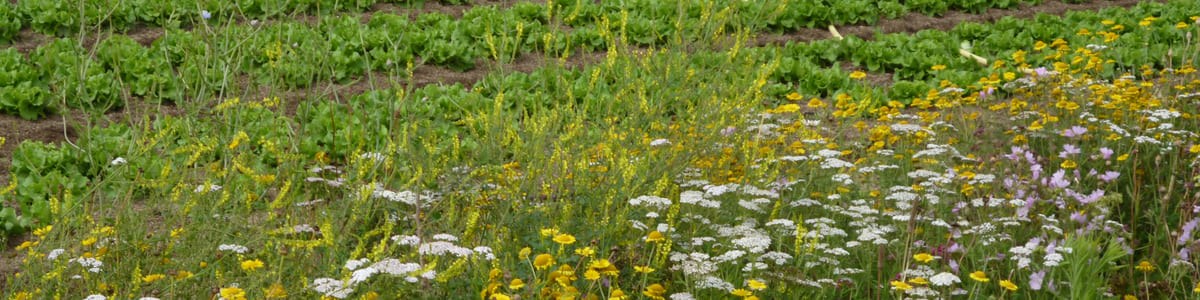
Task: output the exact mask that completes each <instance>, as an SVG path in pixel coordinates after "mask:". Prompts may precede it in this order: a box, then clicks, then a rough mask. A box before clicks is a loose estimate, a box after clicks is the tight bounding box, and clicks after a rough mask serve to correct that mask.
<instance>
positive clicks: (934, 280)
mask: <svg viewBox="0 0 1200 300" xmlns="http://www.w3.org/2000/svg"><path fill="white" fill-rule="evenodd" d="M959 282H962V280H959V279H958V275H954V274H951V273H950V272H941V273H938V274H937V275H933V277H929V283H931V284H933V285H935V286H949V285H952V284H955V283H959Z"/></svg>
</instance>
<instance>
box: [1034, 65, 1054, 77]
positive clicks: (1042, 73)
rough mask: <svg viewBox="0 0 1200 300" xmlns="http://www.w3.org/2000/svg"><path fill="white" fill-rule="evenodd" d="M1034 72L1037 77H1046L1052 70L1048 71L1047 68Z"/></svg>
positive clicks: (1040, 68)
mask: <svg viewBox="0 0 1200 300" xmlns="http://www.w3.org/2000/svg"><path fill="white" fill-rule="evenodd" d="M1033 72H1034V73H1036V74H1037V77H1046V76H1048V75H1050V70H1046V67H1038V68H1037V69H1033Z"/></svg>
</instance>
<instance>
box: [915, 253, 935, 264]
mask: <svg viewBox="0 0 1200 300" xmlns="http://www.w3.org/2000/svg"><path fill="white" fill-rule="evenodd" d="M913 259H915V260H917V261H919V262H922V263H928V262H930V261H933V255H930V254H929V253H917V254H915V255H913Z"/></svg>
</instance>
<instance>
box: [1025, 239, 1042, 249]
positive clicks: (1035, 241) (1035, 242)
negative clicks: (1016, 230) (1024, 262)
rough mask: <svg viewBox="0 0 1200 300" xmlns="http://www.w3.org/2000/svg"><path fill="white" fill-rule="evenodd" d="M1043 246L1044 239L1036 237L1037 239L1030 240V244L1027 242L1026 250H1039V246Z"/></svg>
mask: <svg viewBox="0 0 1200 300" xmlns="http://www.w3.org/2000/svg"><path fill="white" fill-rule="evenodd" d="M1041 244H1042V238H1040V237H1035V238H1032V239H1029V241H1028V242H1025V248H1028V249H1033V248H1037V246H1038V245H1041Z"/></svg>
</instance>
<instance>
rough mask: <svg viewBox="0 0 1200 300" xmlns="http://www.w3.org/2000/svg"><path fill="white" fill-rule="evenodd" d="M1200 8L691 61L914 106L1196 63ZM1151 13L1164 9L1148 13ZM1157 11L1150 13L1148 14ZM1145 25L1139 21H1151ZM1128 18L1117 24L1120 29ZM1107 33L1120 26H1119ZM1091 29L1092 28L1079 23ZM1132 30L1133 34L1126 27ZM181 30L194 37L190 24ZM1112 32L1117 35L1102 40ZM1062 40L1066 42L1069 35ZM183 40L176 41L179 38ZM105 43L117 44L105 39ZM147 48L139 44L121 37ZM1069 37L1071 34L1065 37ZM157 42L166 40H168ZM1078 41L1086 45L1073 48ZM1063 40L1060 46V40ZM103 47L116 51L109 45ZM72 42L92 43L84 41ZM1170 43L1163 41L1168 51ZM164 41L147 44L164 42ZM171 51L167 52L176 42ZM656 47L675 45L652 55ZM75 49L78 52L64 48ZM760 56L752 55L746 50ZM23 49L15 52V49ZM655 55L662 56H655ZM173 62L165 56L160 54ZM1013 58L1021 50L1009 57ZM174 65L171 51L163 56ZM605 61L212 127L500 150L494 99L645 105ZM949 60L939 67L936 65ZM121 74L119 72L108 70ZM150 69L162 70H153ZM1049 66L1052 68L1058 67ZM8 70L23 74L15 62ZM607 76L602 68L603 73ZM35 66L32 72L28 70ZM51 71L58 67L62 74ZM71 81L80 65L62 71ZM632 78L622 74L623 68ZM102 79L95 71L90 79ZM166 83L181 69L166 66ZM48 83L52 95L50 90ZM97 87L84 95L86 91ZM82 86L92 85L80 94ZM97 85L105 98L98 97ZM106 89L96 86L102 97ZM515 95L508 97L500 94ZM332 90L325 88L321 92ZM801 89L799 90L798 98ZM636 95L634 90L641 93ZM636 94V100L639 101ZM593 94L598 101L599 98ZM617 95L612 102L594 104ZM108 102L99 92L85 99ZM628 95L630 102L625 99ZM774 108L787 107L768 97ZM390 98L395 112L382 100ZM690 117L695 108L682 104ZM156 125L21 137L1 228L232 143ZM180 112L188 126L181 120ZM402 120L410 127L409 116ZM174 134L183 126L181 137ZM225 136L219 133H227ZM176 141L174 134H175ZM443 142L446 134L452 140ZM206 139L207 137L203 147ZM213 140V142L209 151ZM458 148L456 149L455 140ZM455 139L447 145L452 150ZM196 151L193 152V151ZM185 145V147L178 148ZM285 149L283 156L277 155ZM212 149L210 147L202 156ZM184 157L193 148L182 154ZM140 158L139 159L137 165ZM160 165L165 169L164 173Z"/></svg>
mask: <svg viewBox="0 0 1200 300" xmlns="http://www.w3.org/2000/svg"><path fill="white" fill-rule="evenodd" d="M1198 14H1200V4H1197V3H1194V2H1190V1H1173V2H1170V3H1166V4H1161V3H1145V4H1141V5H1138V6H1136V7H1133V8H1130V9H1107V10H1103V11H1099V12H1075V13H1070V14H1067V15H1066V16H1063V17H1062V18H1056V17H1049V16H1041V17H1037V18H1034V19H1028V20H1018V19H1003V20H1000V21H998V22H996V23H994V24H974V23H966V24H962V25H960V26H958V27H957V28H955V29H953V30H950V31H945V32H939V31H923V32H920V33H917V34H912V35H903V34H892V35H883V36H878V37H876V38H875V39H873V40H869V41H868V40H863V39H860V38H855V37H847V38H845V39H842V40H829V41H821V42H816V43H811V44H789V45H786V46H782V47H763V48H750V49H744V51H742V52H741V53H742V54H738V53H739V52H738V51H722V52H703V51H701V52H696V53H692V54H691V55H690V56H689V57H688V64H689V65H690V66H689V68H692V69H697V70H710V69H720V67H721V66H723V65H726V64H728V63H731V62H733V61H741V60H745V59H749V60H750V61H753V62H755V64H760V65H775V66H777V67H776V68H775V69H774V71H773V72H770V73H769V75H767V77H766V78H768V79H769V82H767V83H765V85H764V89H765V90H766V91H767V92H768V95H769V96H771V97H769V98H770V99H775V100H776V101H781V102H782V101H786V100H785V99H787V98H788V97H787V94H791V93H792V92H798V93H800V94H805V95H811V96H817V95H824V96H836V95H843V96H849V97H848V98H851V99H879V100H874V101H878V102H880V103H876V104H875V105H879V104H881V103H883V102H886V100H884V99H892V100H896V101H899V102H902V103H905V104H908V103H911V101H913V99H920V98H921V97H923V96H924V95H925V94H927V93H929V92H930V91H935V90H937V89H940V88H942V87H944V86H946V85H943V84H942V83H943V82H946V83H947V84H948V85H949V86H953V87H963V88H967V89H969V90H993V89H994V90H995V91H996V92H997V93H1004V92H1005V91H1006V90H1007V88H1005V87H1004V86H1003V85H1001V84H999V82H1001V81H1011V79H999V78H997V77H1006V76H1003V75H997V74H1004V73H1016V72H1021V69H1032V68H1037V67H1038V66H1041V65H1042V64H1044V63H1045V61H1047V59H1054V60H1061V58H1048V56H1053V55H1054V53H1061V52H1072V51H1075V49H1079V48H1080V47H1082V46H1081V45H1088V44H1091V46H1089V47H1087V48H1085V49H1100V48H1101V47H1105V49H1103V50H1096V51H1111V52H1110V53H1115V56H1116V57H1122V58H1123V59H1121V60H1120V62H1116V63H1115V64H1111V65H1110V66H1109V67H1106V69H1101V70H1089V72H1094V73H1099V74H1102V76H1101V77H1108V78H1112V77H1115V76H1121V75H1122V74H1124V71H1123V69H1125V68H1131V70H1132V69H1136V68H1139V67H1140V66H1142V65H1153V66H1158V67H1163V66H1167V65H1168V64H1170V65H1169V66H1173V67H1176V68H1180V69H1184V68H1188V67H1193V68H1194V66H1192V65H1191V64H1194V62H1186V64H1185V62H1184V61H1182V60H1183V58H1178V57H1176V59H1179V60H1181V61H1177V62H1170V61H1169V60H1164V59H1166V58H1169V56H1168V55H1167V53H1159V51H1160V49H1159V48H1157V46H1156V45H1171V44H1177V43H1181V42H1185V41H1186V40H1187V33H1186V31H1187V30H1192V31H1194V28H1195V27H1194V25H1189V26H1179V25H1180V24H1182V22H1185V21H1190V22H1197V17H1195V15H1198ZM1147 16H1154V17H1153V18H1147ZM1148 19H1149V20H1151V21H1149V22H1147V21H1146V20H1148ZM1139 23H1141V24H1139ZM1117 26H1124V27H1125V29H1122V30H1114V27H1117ZM1118 29H1119V28H1118ZM1102 32H1119V33H1118V34H1117V35H1116V36H1113V35H1106V34H1103V33H1102ZM1079 33H1087V34H1079ZM1120 33H1124V34H1120ZM181 36H183V35H181ZM1097 36H1099V38H1100V39H1108V41H1104V40H1101V41H1096V40H1095V39H1096V38H1097ZM1059 39H1061V40H1059ZM169 40H171V39H164V41H169ZM1031 40H1034V41H1043V40H1045V41H1048V42H1045V44H1047V45H1046V47H1047V48H1048V50H1045V51H1046V53H1042V54H1038V53H1031V54H1028V55H1025V56H1026V59H1025V60H1024V61H1025V63H1024V64H1023V65H1018V64H1015V63H1010V64H1007V65H1001V64H999V63H995V62H993V63H990V64H989V65H988V66H982V65H980V64H979V63H978V62H977V61H975V60H974V59H970V58H966V57H964V56H963V55H961V53H959V52H958V51H957V50H958V49H959V48H960V47H962V45H961V43H960V42H961V41H972V42H974V47H973V51H975V52H976V53H979V54H980V55H983V56H989V57H1003V58H1009V57H1012V56H1013V54H1014V53H1018V52H1017V51H1019V50H1018V49H1020V44H1021V43H1022V41H1025V42H1028V41H1031ZM105 43H114V42H112V41H106V42H105ZM121 43H124V44H125V45H127V46H129V47H131V48H135V47H136V43H133V42H132V41H128V40H126V41H124V42H121ZM52 45H59V46H56V47H63V48H68V46H73V45H72V44H70V43H67V42H59V43H55V44H52ZM1064 45H1070V46H1066V47H1065V48H1063V47H1062V46H1064ZM158 46H159V45H156V47H158ZM1071 46H1074V47H1071ZM1054 48H1059V49H1054ZM101 49H108V46H102V47H101ZM70 51H80V49H78V48H75V49H73V50H70ZM1163 51H1165V50H1163ZM153 52H155V51H148V53H153ZM53 53H58V52H50V51H49V50H44V49H39V50H38V51H36V52H35V53H34V55H32V57H33V59H34V61H35V63H36V64H47V63H51V62H52V61H56V63H80V62H73V61H70V60H62V61H57V60H55V59H54V56H53ZM105 53H106V52H105V51H99V52H98V55H97V56H98V57H99V62H98V63H96V64H95V65H96V68H113V66H111V65H108V62H107V59H106V58H105V57H109V56H113V57H120V56H119V55H125V54H112V53H109V54H105ZM168 53H169V52H168ZM646 55H650V56H655V55H667V54H663V53H657V54H656V53H650V54H646ZM63 56H65V57H73V56H71V55H63ZM739 56H748V57H739ZM5 57H10V58H11V57H15V56H13V54H12V52H11V51H10V52H8V56H5ZM647 59H654V58H653V57H650V58H647ZM161 60H162V61H167V59H166V58H161ZM139 61H147V63H148V65H147V66H146V67H144V69H146V70H158V69H161V68H158V67H156V65H154V63H153V62H151V61H154V60H139ZM1006 61H1013V60H1012V59H1007V60H1006ZM841 62H851V63H854V64H858V65H860V66H863V67H864V68H866V69H868V70H870V71H871V72H891V73H893V74H894V75H893V78H894V79H895V80H897V81H896V82H895V83H894V84H893V85H892V86H891V87H890V88H889V87H883V86H878V85H872V84H869V83H865V82H860V81H856V80H854V79H851V76H850V75H849V74H847V73H846V71H843V69H842V67H841V66H839V64H840V63H841ZM158 63H165V62H158ZM605 64H606V63H601V64H598V65H594V66H588V67H584V68H576V69H565V68H560V67H554V66H548V67H545V68H541V69H537V70H534V71H532V72H528V73H521V72H514V73H508V74H501V73H495V74H491V75H489V76H487V77H485V78H484V79H483V80H481V81H480V82H478V83H476V84H475V85H474V86H472V87H469V88H468V87H464V86H461V85H428V86H424V87H420V88H415V89H404V88H390V89H380V90H372V91H368V92H366V93H363V94H360V95H356V96H353V97H351V98H350V99H348V100H347V101H345V102H342V103H339V102H338V101H308V102H305V104H302V105H300V107H299V109H298V111H297V112H296V115H295V116H294V117H288V116H285V115H283V113H282V112H280V111H279V110H278V109H273V108H272V107H273V106H274V105H277V104H278V99H264V100H263V101H261V102H260V101H258V100H255V99H246V101H240V100H239V101H228V100H227V101H226V104H223V105H217V106H216V107H215V108H214V110H216V111H218V112H221V113H220V114H221V115H224V116H225V117H228V118H235V119H237V120H240V122H241V123H242V125H241V126H240V127H238V128H214V129H213V130H224V131H229V132H233V131H244V132H245V133H246V134H247V136H253V137H256V139H258V140H260V141H287V140H295V142H294V143H293V144H291V145H273V146H269V147H268V146H264V145H260V146H259V150H258V151H259V152H261V153H258V154H259V155H256V156H254V157H255V158H254V161H247V162H242V163H243V164H247V165H248V166H251V167H254V166H269V165H272V164H273V163H275V161H277V160H278V159H279V155H284V154H281V153H282V152H278V151H275V150H271V149H273V147H290V148H289V149H294V151H295V152H298V153H300V155H303V156H305V157H328V158H329V159H331V160H332V161H334V162H337V161H343V160H345V159H346V158H347V157H351V156H353V155H354V154H355V153H354V151H356V149H380V148H384V147H386V141H378V140H372V139H368V138H365V137H372V136H375V137H378V136H389V135H390V134H395V132H389V130H390V128H409V127H410V126H411V128H420V129H421V130H423V135H422V136H426V137H429V138H428V139H429V140H431V141H437V142H438V143H457V144H456V146H455V147H456V148H462V149H464V151H485V150H486V151H493V150H495V149H480V147H481V146H480V145H481V144H482V141H479V140H473V139H471V138H463V137H470V136H473V135H472V134H471V133H473V132H480V131H481V129H480V127H479V126H487V124H486V123H487V122H486V120H480V119H479V117H480V116H482V115H485V114H486V113H487V112H490V111H493V110H497V109H500V110H506V111H514V112H529V111H536V110H539V109H545V108H548V107H558V105H559V104H562V103H567V102H570V103H577V104H578V105H579V106H578V109H583V110H594V113H595V114H596V115H621V112H622V111H624V110H630V111H628V113H629V114H635V112H634V111H633V110H634V109H635V108H634V107H635V106H636V104H635V103H625V104H622V103H623V102H620V101H614V99H624V98H637V97H632V95H617V94H616V93H615V92H614V91H613V90H612V89H610V88H608V87H609V86H610V85H613V84H616V83H617V82H621V80H623V78H629V77H637V78H642V77H646V78H652V77H653V76H655V75H654V74H646V73H647V72H648V71H646V70H641V69H639V68H638V67H637V65H636V64H630V65H628V66H625V67H624V68H623V70H624V71H623V72H605V73H602V74H601V72H597V71H598V70H597V68H604V67H607V68H610V69H608V70H611V68H612V66H605ZM1085 64H1086V62H1080V63H1079V64H1078V65H1068V66H1066V67H1065V69H1063V67H1062V66H1059V67H1055V66H1050V67H1048V70H1057V71H1061V72H1070V71H1071V70H1078V69H1082V68H1084V67H1085V66H1084V65H1085ZM939 65H942V66H945V68H944V69H943V68H940V67H938V68H935V67H934V66H939ZM124 70H125V69H120V68H114V69H111V70H109V69H105V71H104V72H102V74H113V75H110V76H113V77H114V78H111V79H108V80H110V81H116V80H117V79H116V78H115V77H118V76H122V74H124V73H121V72H124ZM108 72H111V73H108ZM147 72H150V71H147ZM1048 72H1049V71H1048ZM5 74H14V73H12V72H7V73H5ZM598 74H599V75H598ZM30 76H32V75H30ZM48 76H51V77H53V76H58V75H53V74H50V75H48ZM63 77H64V78H67V77H69V76H63ZM618 77H620V78H618ZM89 78H94V77H89ZM163 78H164V80H170V79H171V78H173V77H172V76H169V75H163ZM62 80H66V79H62ZM90 82H91V81H85V82H74V83H73V84H75V85H79V86H81V87H87V85H88V84H89V83H90ZM146 86H150V87H153V88H151V90H154V88H158V87H162V85H161V82H150V83H146ZM78 92H79V93H97V92H98V90H95V89H91V88H81V89H79V90H78ZM42 93H48V92H42ZM88 95H92V94H84V95H82V96H83V97H80V98H78V99H87V98H88ZM76 96H81V95H76ZM92 96H94V95H92ZM642 97H653V98H654V99H663V100H662V101H665V103H662V104H661V105H662V106H663V107H667V108H672V107H680V108H683V107H689V105H687V103H686V102H687V101H689V100H688V97H685V95H642ZM93 98H94V97H93ZM497 99H505V100H497ZM317 100H321V99H317ZM791 100H797V99H791ZM630 101H634V100H630ZM235 102H242V103H243V104H245V103H251V104H252V105H250V106H248V108H247V106H239V108H238V109H228V107H230V105H227V104H229V103H235ZM635 102H636V101H635ZM588 103H591V104H588ZM595 103H608V104H610V105H592V104H595ZM80 104H87V105H100V104H101V103H100V102H88V103H82V102H81V103H80ZM626 104H627V105H626ZM769 105H772V106H773V105H775V104H769ZM381 108H383V109H381ZM675 113H677V114H684V113H686V112H684V111H678V112H675ZM158 122H159V123H157V124H155V125H154V126H155V127H160V128H157V129H156V131H161V132H162V133H163V134H162V135H161V136H157V137H153V138H152V139H150V140H138V141H136V143H129V142H128V141H129V140H130V132H131V130H133V129H131V128H129V127H127V126H124V125H114V126H109V127H97V128H91V129H89V130H88V131H87V132H85V133H84V134H82V135H81V136H82V137H83V138H82V140H79V141H76V143H75V144H76V145H79V146H78V147H75V146H61V147H60V146H55V145H47V144H43V143H39V142H32V141H26V142H22V143H21V144H20V145H19V146H18V148H17V150H16V152H15V153H14V155H13V165H12V169H11V173H10V174H11V176H12V178H13V180H14V181H15V190H14V191H13V193H12V194H11V195H12V197H15V199H17V201H15V202H16V203H19V204H20V207H19V209H20V210H19V211H20V212H22V213H21V214H20V215H19V216H18V214H17V213H16V212H17V211H18V210H17V209H15V208H2V210H0V227H2V228H3V229H4V230H5V231H8V232H9V233H12V232H20V231H24V230H27V229H28V228H29V226H30V224H34V222H35V220H36V222H43V223H44V222H47V221H48V220H49V217H50V215H49V210H48V207H49V206H48V205H49V204H48V202H47V201H49V200H48V199H52V198H54V197H61V195H63V194H64V193H69V194H72V195H83V194H86V193H87V192H104V191H89V190H87V189H88V188H90V187H95V186H96V185H91V184H89V183H91V182H93V181H94V180H96V179H97V178H106V177H105V176H102V175H104V172H108V171H107V170H110V168H107V167H106V166H108V165H110V164H112V163H113V159H114V158H115V157H138V158H139V159H137V160H136V161H132V162H130V164H132V165H134V168H132V169H136V170H138V171H139V174H138V176H141V178H142V179H145V180H148V182H155V181H156V180H166V179H167V178H165V177H166V174H169V173H170V170H169V169H170V166H168V163H167V162H168V160H167V159H168V158H170V157H174V156H181V157H188V156H196V155H204V156H214V155H220V153H221V151H213V150H214V149H217V148H220V147H221V142H220V141H200V142H199V143H198V146H194V145H190V146H188V147H191V148H188V147H179V148H177V149H174V150H171V149H166V150H162V151H164V153H167V156H168V157H163V158H156V157H158V156H157V155H143V154H144V153H134V152H135V151H136V150H135V149H148V148H153V144H159V143H162V144H164V145H184V144H189V142H187V141H185V139H187V138H188V137H189V136H190V135H178V134H177V133H171V132H170V130H166V129H164V128H167V127H176V128H182V127H187V128H205V127H204V126H198V127H197V126H188V125H187V124H183V123H187V122H197V121H196V120H189V119H174V118H166V119H163V120H160V121H158ZM181 122H182V123H181ZM289 124H302V126H300V128H301V131H300V132H293V131H292V130H291V129H290V128H293V126H289ZM397 126H399V127H397ZM173 134H174V135H173ZM218 135H219V134H218ZM172 139H175V140H172ZM443 146H445V145H443ZM196 147H199V148H196ZM204 147H208V148H206V149H207V150H206V149H201V148H204ZM445 147H449V146H445ZM445 147H443V148H445ZM193 148H195V149H193ZM176 150H178V151H176ZM277 152H278V153H277ZM198 153H203V154H198ZM181 159H183V158H181ZM211 159H214V158H211V157H209V158H205V157H191V158H190V159H184V160H189V161H207V160H211ZM127 169H128V168H127ZM156 176H160V177H164V178H158V177H156Z"/></svg>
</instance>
